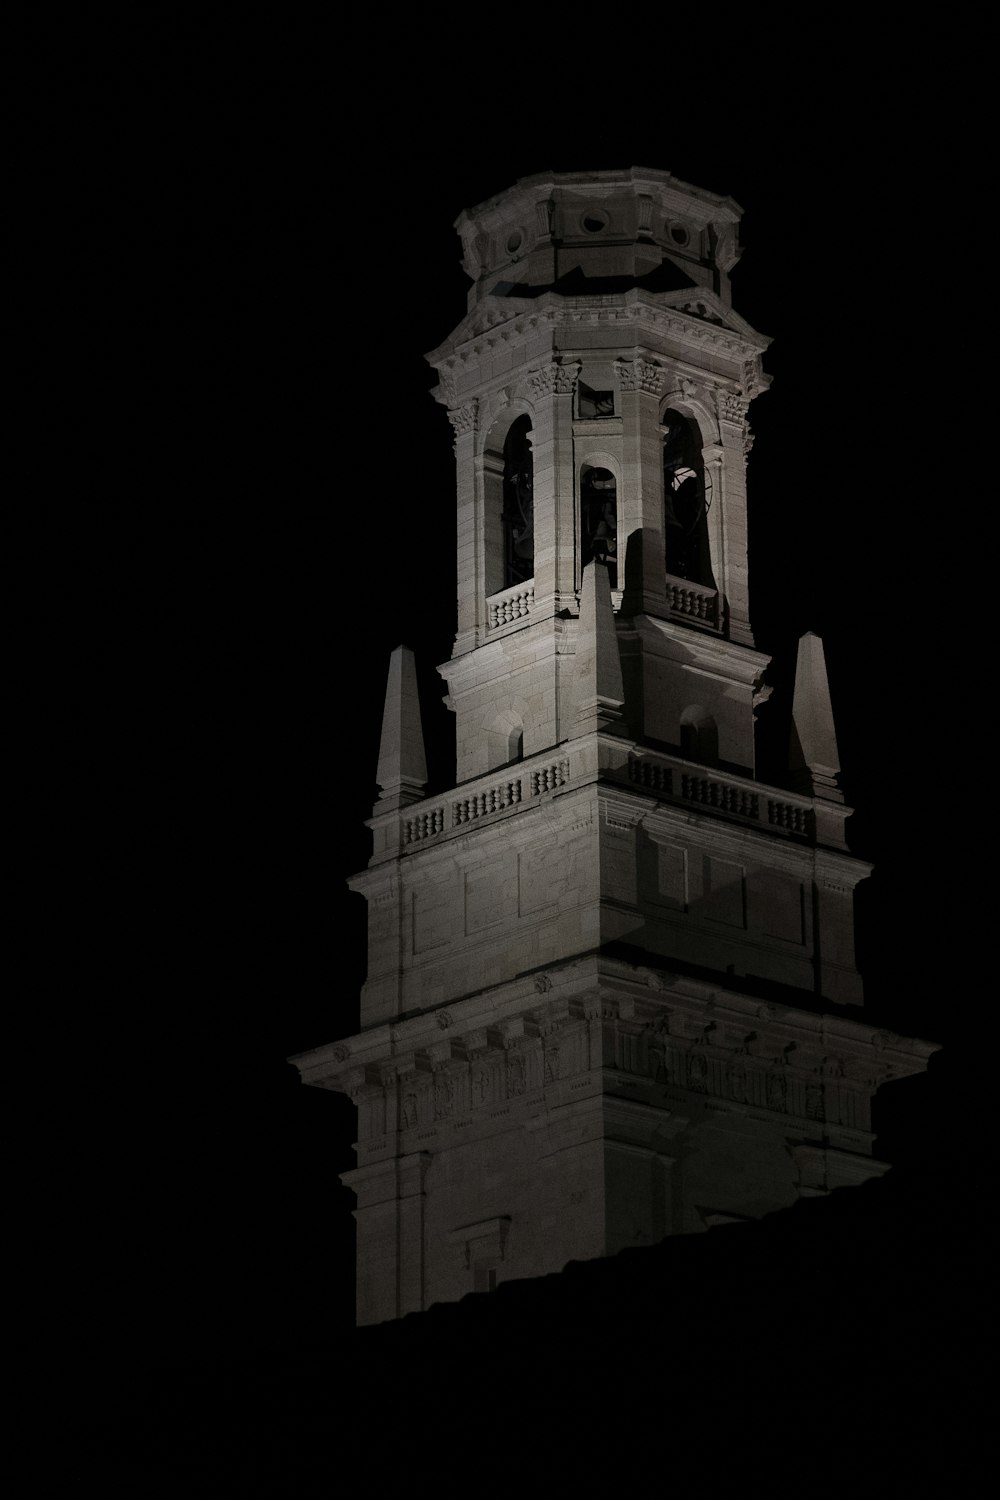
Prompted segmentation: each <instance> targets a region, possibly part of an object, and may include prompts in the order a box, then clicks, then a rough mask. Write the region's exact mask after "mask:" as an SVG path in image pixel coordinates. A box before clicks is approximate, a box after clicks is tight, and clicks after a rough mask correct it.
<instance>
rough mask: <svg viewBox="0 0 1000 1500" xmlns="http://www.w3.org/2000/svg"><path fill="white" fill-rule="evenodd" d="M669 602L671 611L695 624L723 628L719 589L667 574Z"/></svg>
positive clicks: (714, 628) (710, 627) (717, 628)
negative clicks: (705, 586)
mask: <svg viewBox="0 0 1000 1500" xmlns="http://www.w3.org/2000/svg"><path fill="white" fill-rule="evenodd" d="M667 604H668V605H669V607H670V613H671V614H672V615H677V616H678V617H679V618H680V619H682V620H687V621H690V622H691V624H693V625H704V626H705V627H706V628H707V629H710V630H721V629H722V616H721V611H720V609H719V594H718V590H717V589H706V588H703V587H702V585H701V584H700V583H691V582H690V581H689V580H688V579H687V578H673V577H671V575H670V574H669V573H668V574H667Z"/></svg>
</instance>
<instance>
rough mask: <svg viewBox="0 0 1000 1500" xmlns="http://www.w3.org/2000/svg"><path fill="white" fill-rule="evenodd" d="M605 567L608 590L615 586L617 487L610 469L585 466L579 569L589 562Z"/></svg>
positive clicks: (581, 476) (582, 481)
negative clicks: (609, 585) (607, 576)
mask: <svg viewBox="0 0 1000 1500" xmlns="http://www.w3.org/2000/svg"><path fill="white" fill-rule="evenodd" d="M594 561H596V562H602V563H604V564H605V565H606V566H607V569H608V575H609V579H610V582H611V587H612V588H613V589H616V588H617V587H618V485H617V482H616V480H615V476H614V475H613V474H612V473H611V471H610V469H601V468H595V467H591V466H590V465H587V466H585V467H584V469H583V470H582V472H581V474H580V568H581V572H582V570H583V568H585V567H586V566H587V564H588V563H589V562H594Z"/></svg>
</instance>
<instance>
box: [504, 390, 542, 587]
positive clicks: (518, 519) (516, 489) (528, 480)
mask: <svg viewBox="0 0 1000 1500" xmlns="http://www.w3.org/2000/svg"><path fill="white" fill-rule="evenodd" d="M530 434H531V419H530V417H527V416H524V417H518V419H517V421H516V422H514V423H512V424H511V428H510V431H509V432H508V433H507V437H506V440H505V442H504V445H503V514H502V527H503V587H504V588H505V589H511V588H514V586H515V585H516V584H519V583H527V581H528V579H529V578H533V577H534V574H535V509H534V493H533V485H534V472H533V464H532V456H531V436H530Z"/></svg>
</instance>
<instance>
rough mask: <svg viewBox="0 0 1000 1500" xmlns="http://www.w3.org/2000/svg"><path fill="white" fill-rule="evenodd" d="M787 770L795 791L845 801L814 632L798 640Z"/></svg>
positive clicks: (827, 692) (827, 691)
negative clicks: (838, 783) (838, 782)
mask: <svg viewBox="0 0 1000 1500" xmlns="http://www.w3.org/2000/svg"><path fill="white" fill-rule="evenodd" d="M788 769H789V771H790V772H791V781H792V786H793V787H794V788H795V790H796V791H799V792H805V793H806V794H807V795H808V796H811V797H822V798H824V799H825V800H826V801H827V802H843V800H844V794H843V792H842V791H841V790H840V788H839V787H838V785H837V773H838V772H839V770H840V757H839V755H838V753H837V735H836V731H835V729H834V727H833V707H832V705H831V703H830V685H829V683H828V682H827V676H826V658H825V657H824V655H823V642H822V641H821V640H820V638H819V636H818V635H815V634H814V633H813V632H812V631H811V630H809V631H807V632H806V634H805V635H804V636H802V638H801V640H800V641H799V654H798V659H797V661H796V664H795V694H794V697H793V700H792V732H791V736H790V739H789V745H788Z"/></svg>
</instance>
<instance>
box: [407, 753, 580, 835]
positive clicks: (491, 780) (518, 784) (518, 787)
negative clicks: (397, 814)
mask: <svg viewBox="0 0 1000 1500" xmlns="http://www.w3.org/2000/svg"><path fill="white" fill-rule="evenodd" d="M569 774H570V767H569V758H568V757H567V756H565V755H556V756H552V755H549V756H546V757H542V758H539V759H538V760H536V761H534V762H532V763H529V764H525V765H523V766H518V768H517V770H516V771H515V772H513V773H512V772H511V770H510V769H508V770H507V771H506V772H505V773H504V775H502V776H499V775H497V774H496V773H495V772H494V773H493V775H492V776H490V777H485V776H484V777H481V778H480V780H479V781H477V782H475V783H474V784H473V785H472V786H470V787H466V788H463V789H462V790H461V791H460V792H459V793H457V794H456V793H455V792H452V793H451V795H450V796H449V797H448V799H447V800H446V801H442V802H438V803H435V804H434V806H433V807H428V808H421V809H420V811H419V812H409V813H407V815H406V816H405V817H404V818H403V819H402V843H403V847H404V848H408V847H410V846H412V845H413V844H419V843H422V842H423V841H424V840H425V839H428V838H433V837H434V836H435V835H436V834H440V833H444V832H446V831H448V830H450V829H453V828H461V827H463V826H464V825H465V824H467V823H475V822H477V821H478V820H479V819H481V818H488V817H491V816H492V815H494V814H496V813H502V812H506V810H507V809H508V808H510V807H515V806H517V804H518V803H520V802H526V801H528V800H530V799H531V798H532V797H540V796H542V794H543V793H545V792H552V791H556V790H558V788H559V787H562V786H565V785H566V783H567V782H568V781H569Z"/></svg>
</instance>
